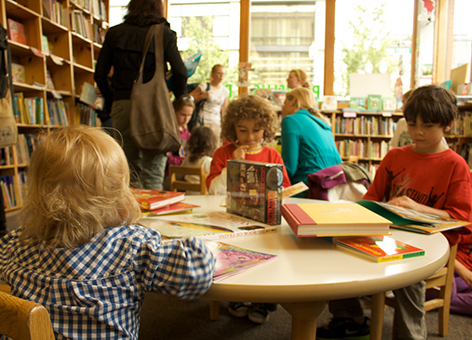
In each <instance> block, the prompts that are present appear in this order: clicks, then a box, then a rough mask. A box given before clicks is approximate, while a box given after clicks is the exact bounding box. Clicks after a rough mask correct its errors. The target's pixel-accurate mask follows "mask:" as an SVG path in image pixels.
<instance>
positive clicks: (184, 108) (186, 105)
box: [166, 96, 195, 175]
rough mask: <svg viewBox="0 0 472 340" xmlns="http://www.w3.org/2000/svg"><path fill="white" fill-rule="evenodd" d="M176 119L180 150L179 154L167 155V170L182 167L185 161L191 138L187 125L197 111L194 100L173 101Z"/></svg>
mask: <svg viewBox="0 0 472 340" xmlns="http://www.w3.org/2000/svg"><path fill="white" fill-rule="evenodd" d="M172 105H173V107H174V112H175V117H176V118H177V125H178V126H179V135H180V141H181V143H180V149H179V151H177V152H174V153H172V152H169V154H168V155H167V169H168V168H169V165H180V164H182V162H183V161H184V159H185V145H186V143H187V140H188V139H189V138H190V132H189V131H188V130H187V123H188V122H189V120H190V118H191V117H192V113H193V110H194V109H195V103H194V102H193V98H192V97H190V96H188V97H180V98H177V99H175V100H174V101H173V103H172ZM166 175H167V173H166Z"/></svg>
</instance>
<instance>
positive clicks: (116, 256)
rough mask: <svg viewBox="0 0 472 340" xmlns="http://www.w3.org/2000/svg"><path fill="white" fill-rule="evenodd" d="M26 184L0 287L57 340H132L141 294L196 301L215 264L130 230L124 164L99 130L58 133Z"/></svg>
mask: <svg viewBox="0 0 472 340" xmlns="http://www.w3.org/2000/svg"><path fill="white" fill-rule="evenodd" d="M28 181H29V182H28V185H29V187H28V193H27V196H26V199H25V205H24V209H23V211H22V214H21V222H22V223H21V227H20V228H18V229H17V230H15V231H12V232H11V233H9V234H7V235H5V236H4V237H2V238H0V279H1V280H4V281H6V282H7V283H8V284H9V285H10V286H11V291H12V294H13V295H15V296H18V297H21V298H23V299H27V300H31V301H35V302H37V303H40V304H42V305H44V307H46V309H47V310H48V312H49V315H50V317H51V323H52V326H53V329H54V332H55V333H56V337H58V338H67V339H88V338H90V336H91V335H92V334H93V335H94V337H96V338H107V339H118V338H120V339H121V338H127V339H128V338H129V339H137V337H138V330H139V322H140V311H141V305H142V302H143V299H144V296H145V293H146V292H149V291H157V292H159V293H162V294H167V295H176V296H178V297H180V298H184V299H193V298H196V297H199V296H200V295H202V294H203V293H204V292H205V291H206V290H207V289H208V288H209V287H210V285H211V282H212V277H213V272H214V268H215V258H214V256H213V255H212V254H211V251H210V250H209V249H208V248H207V247H206V245H205V244H204V243H203V241H202V240H201V239H196V238H193V237H192V238H189V239H183V240H176V241H173V242H169V243H164V244H163V243H162V241H161V235H160V234H159V232H157V231H155V230H152V229H148V228H145V227H141V226H139V225H136V221H137V220H138V218H139V217H140V216H141V214H140V210H139V206H138V204H137V202H136V200H135V199H134V197H133V194H132V193H131V191H130V189H129V167H128V162H127V160H126V157H125V154H124V153H123V151H122V149H121V147H120V146H119V145H118V143H116V142H115V140H114V139H113V138H112V137H110V136H109V135H107V134H106V133H105V132H104V131H103V130H101V129H98V128H91V127H86V126H84V125H76V126H68V127H64V128H61V129H55V130H54V131H53V132H51V133H50V134H49V135H48V136H47V137H46V138H45V139H44V140H43V141H42V142H41V143H40V144H39V145H38V146H37V148H36V150H35V151H34V152H33V154H32V156H31V162H30V166H29V167H28Z"/></svg>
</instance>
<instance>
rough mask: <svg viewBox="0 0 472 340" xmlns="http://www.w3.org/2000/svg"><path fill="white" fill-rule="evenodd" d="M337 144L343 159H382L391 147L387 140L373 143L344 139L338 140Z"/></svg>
mask: <svg viewBox="0 0 472 340" xmlns="http://www.w3.org/2000/svg"><path fill="white" fill-rule="evenodd" d="M335 144H336V148H337V149H338V152H339V155H340V156H341V157H349V156H358V157H359V158H375V159H382V158H383V157H385V155H386V154H387V152H388V151H389V150H390V145H389V144H388V142H387V141H385V140H382V141H380V142H373V141H367V140H363V139H358V140H350V139H344V140H337V141H336V142H335Z"/></svg>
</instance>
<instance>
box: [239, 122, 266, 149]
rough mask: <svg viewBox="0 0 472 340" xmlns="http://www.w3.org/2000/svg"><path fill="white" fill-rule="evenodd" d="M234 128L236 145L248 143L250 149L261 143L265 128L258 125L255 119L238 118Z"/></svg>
mask: <svg viewBox="0 0 472 340" xmlns="http://www.w3.org/2000/svg"><path fill="white" fill-rule="evenodd" d="M235 128H236V138H237V139H238V145H240V146H241V145H248V146H249V148H250V149H252V148H255V147H258V146H260V145H261V141H262V138H263V137H264V130H265V129H263V128H261V127H259V125H257V121H256V120H255V119H246V120H240V121H239V122H237V123H236V126H235Z"/></svg>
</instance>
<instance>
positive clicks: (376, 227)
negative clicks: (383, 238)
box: [281, 203, 391, 237]
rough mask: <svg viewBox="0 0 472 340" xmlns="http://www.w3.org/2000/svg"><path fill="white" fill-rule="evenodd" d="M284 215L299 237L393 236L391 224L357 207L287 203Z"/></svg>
mask: <svg viewBox="0 0 472 340" xmlns="http://www.w3.org/2000/svg"><path fill="white" fill-rule="evenodd" d="M281 212H282V216H283V217H284V218H285V220H286V221H287V224H288V225H289V226H290V228H292V230H293V232H294V233H295V235H297V236H299V237H325V236H360V235H388V234H390V232H389V226H390V224H391V222H390V221H389V220H387V219H386V218H383V217H382V216H380V215H377V214H376V213H374V212H372V211H370V210H369V209H367V208H364V207H363V206H361V205H359V204H357V203H298V204H296V203H288V204H282V206H281Z"/></svg>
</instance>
